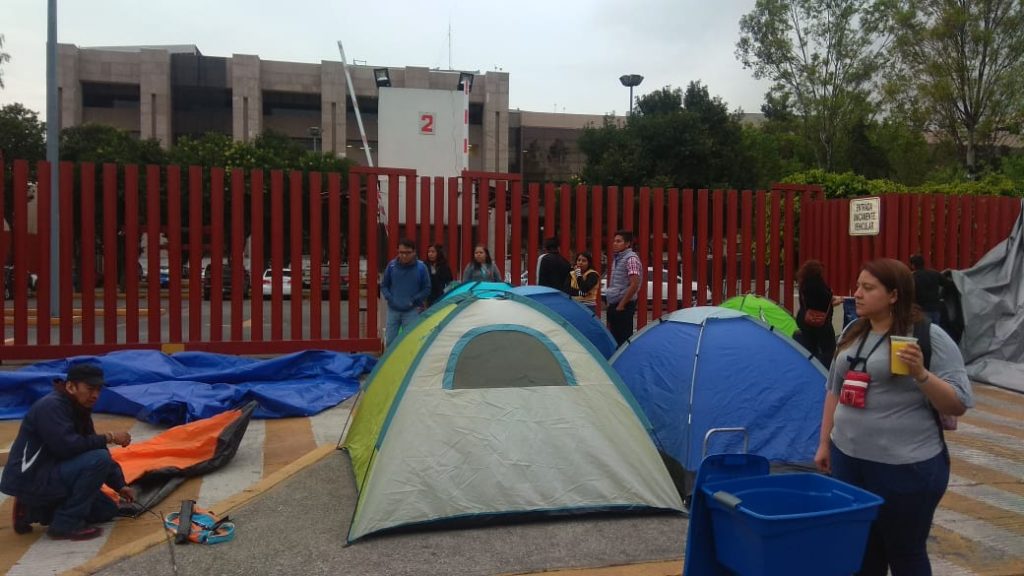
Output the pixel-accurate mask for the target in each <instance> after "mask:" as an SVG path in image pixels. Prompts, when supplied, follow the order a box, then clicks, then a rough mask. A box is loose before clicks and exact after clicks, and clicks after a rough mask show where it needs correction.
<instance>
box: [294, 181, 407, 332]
mask: <svg viewBox="0 0 1024 576" xmlns="http://www.w3.org/2000/svg"><path fill="white" fill-rule="evenodd" d="M390 180H394V178H393V177H392V178H389V181H390ZM288 183H289V188H290V190H289V200H290V206H289V208H290V209H289V213H290V216H291V223H290V226H289V228H290V230H289V232H291V241H290V242H289V244H291V257H290V258H289V260H291V270H292V298H291V311H290V315H289V325H290V326H291V339H292V340H302V300H303V296H302V294H303V292H304V291H305V290H304V287H305V285H306V273H305V270H304V265H303V262H302V232H303V229H302V172H299V171H298V170H293V171H291V172H290V173H289V174H288ZM396 184H397V182H396ZM393 195H394V196H396V197H397V194H393ZM397 212H398V211H397V210H396V211H395V214H394V218H395V220H396V221H397V220H398V213H397ZM395 242H396V245H397V242H398V241H397V240H395Z"/></svg>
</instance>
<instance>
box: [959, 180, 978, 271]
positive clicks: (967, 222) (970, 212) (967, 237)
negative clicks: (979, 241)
mask: <svg viewBox="0 0 1024 576" xmlns="http://www.w3.org/2000/svg"><path fill="white" fill-rule="evenodd" d="M973 243H974V199H973V198H971V197H970V196H963V197H961V198H960V267H961V268H970V267H971V266H973V265H974V262H975V260H974V257H973V255H972V253H971V247H972V246H973V245H974V244H973Z"/></svg>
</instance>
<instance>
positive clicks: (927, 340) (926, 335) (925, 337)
mask: <svg viewBox="0 0 1024 576" xmlns="http://www.w3.org/2000/svg"><path fill="white" fill-rule="evenodd" d="M914 338H917V345H918V346H920V347H921V354H922V356H924V369H925V370H928V369H929V367H930V366H931V363H932V323H931V321H930V320H928V319H927V318H925V319H923V320H921V321H920V322H915V323H914Z"/></svg>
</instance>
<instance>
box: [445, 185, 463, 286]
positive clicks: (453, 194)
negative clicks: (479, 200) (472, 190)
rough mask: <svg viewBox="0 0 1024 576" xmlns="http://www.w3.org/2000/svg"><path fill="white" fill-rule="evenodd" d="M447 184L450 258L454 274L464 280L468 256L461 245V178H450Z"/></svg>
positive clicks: (456, 277) (457, 278) (458, 278)
mask: <svg viewBox="0 0 1024 576" xmlns="http://www.w3.org/2000/svg"><path fill="white" fill-rule="evenodd" d="M447 184H448V188H447V189H446V190H444V197H445V198H447V200H448V260H449V263H450V264H451V265H452V275H453V276H455V279H456V280H462V268H463V267H465V265H466V258H465V254H464V253H463V250H462V249H460V247H459V228H460V226H459V179H458V178H456V177H454V176H453V177H451V178H448V180H447Z"/></svg>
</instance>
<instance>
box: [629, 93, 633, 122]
mask: <svg viewBox="0 0 1024 576" xmlns="http://www.w3.org/2000/svg"><path fill="white" fill-rule="evenodd" d="M629 115H630V116H632V115H633V87H632V86H630V87H629Z"/></svg>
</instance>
